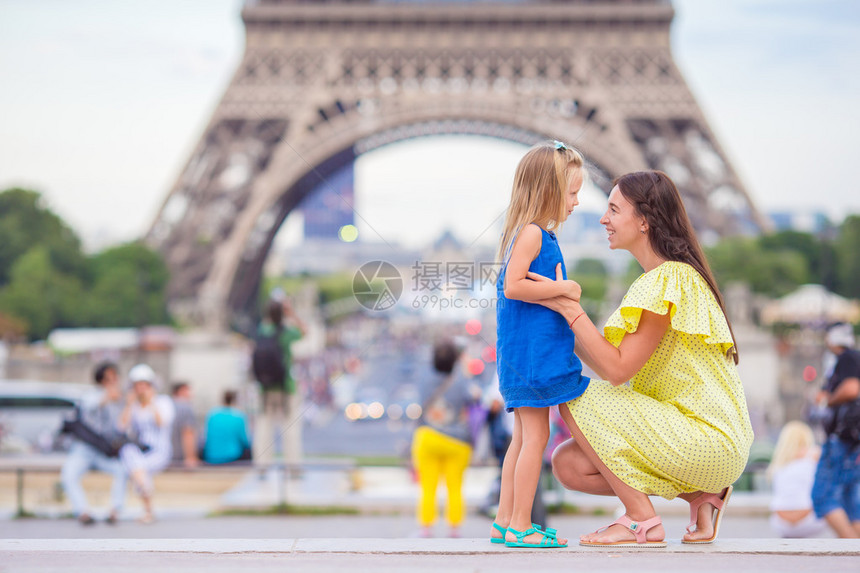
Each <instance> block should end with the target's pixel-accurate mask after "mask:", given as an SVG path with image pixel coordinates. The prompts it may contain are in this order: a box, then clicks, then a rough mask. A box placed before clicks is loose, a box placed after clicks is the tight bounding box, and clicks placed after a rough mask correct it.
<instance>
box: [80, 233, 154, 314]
mask: <svg viewBox="0 0 860 573" xmlns="http://www.w3.org/2000/svg"><path fill="white" fill-rule="evenodd" d="M91 265H92V274H93V284H92V288H91V290H90V295H89V301H88V305H87V307H88V308H87V316H88V319H89V320H88V322H89V324H90V325H91V326H144V325H146V324H166V323H169V322H170V318H169V316H168V313H167V301H166V296H165V289H166V288H167V281H168V279H169V274H168V271H167V266H166V265H165V264H164V260H163V259H162V258H161V255H159V254H158V253H157V252H155V251H153V250H151V249H149V248H148V247H146V246H145V245H143V244H142V243H138V242H134V243H127V244H125V245H120V246H118V247H112V248H109V249H106V250H104V251H102V252H100V253H98V254H97V255H95V256H93V257H92V259H91Z"/></svg>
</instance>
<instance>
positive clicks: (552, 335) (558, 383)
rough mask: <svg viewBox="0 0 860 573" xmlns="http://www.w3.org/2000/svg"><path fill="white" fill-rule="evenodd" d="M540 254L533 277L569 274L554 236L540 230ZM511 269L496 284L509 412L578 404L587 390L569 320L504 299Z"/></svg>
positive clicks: (502, 382)
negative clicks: (558, 269) (558, 272)
mask: <svg viewBox="0 0 860 573" xmlns="http://www.w3.org/2000/svg"><path fill="white" fill-rule="evenodd" d="M541 234H542V237H541V239H542V240H541V249H540V253H539V254H538V256H537V257H536V258H535V260H534V261H532V264H531V266H530V267H529V271H531V272H534V273H538V274H541V275H543V276H545V277H549V278H551V279H555V267H556V265H557V264H558V263H561V268H562V273H563V275H564V277H565V279H566V278H567V270H566V269H565V267H564V261H563V260H562V256H561V249H559V247H558V241H557V240H556V237H555V234H553V233H552V232H550V231H546V230H544V229H541ZM506 273H507V264H505V266H504V267H503V268H502V272H501V273H500V274H499V279H498V282H497V283H496V291H497V294H498V302H497V304H496V324H497V329H498V333H497V341H496V351H497V366H498V373H499V389H500V390H501V393H502V397H503V398H504V400H505V408H506V409H507V410H508V411H509V412H510V411H511V410H513V409H514V408H520V407H530V408H542V407H546V406H555V405H557V404H563V403H565V402H567V401H569V400H573V399H574V398H578V397H579V396H580V395H581V394H582V393H583V392H584V391H585V388H586V387H587V386H588V382H589V379H588V377H586V376H583V375H582V363H581V362H580V361H579V358H578V357H577V356H576V355H575V354H574V353H573V343H574V336H573V332H572V331H571V330H570V327H568V325H567V323H566V322H565V320H564V317H563V316H561V315H560V314H558V313H557V312H555V311H553V310H550V309H548V308H545V307H543V306H541V305H539V304H536V303H529V302H522V301H519V300H510V299H508V298H506V297H505V275H506Z"/></svg>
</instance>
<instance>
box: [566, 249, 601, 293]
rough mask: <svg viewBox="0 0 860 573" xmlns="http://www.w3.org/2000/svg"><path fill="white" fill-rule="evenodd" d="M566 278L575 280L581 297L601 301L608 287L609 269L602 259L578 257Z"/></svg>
mask: <svg viewBox="0 0 860 573" xmlns="http://www.w3.org/2000/svg"><path fill="white" fill-rule="evenodd" d="M567 276H568V278H570V279H573V280H575V281H576V282H578V283H579V285H580V286H581V287H582V298H583V299H589V300H592V301H596V302H598V303H601V302H603V300H604V299H605V298H606V291H607V290H608V288H609V271H608V270H607V269H606V265H605V264H603V261H601V260H598V259H580V260H578V261H577V262H576V264H575V265H573V272H572V273H568V275H567Z"/></svg>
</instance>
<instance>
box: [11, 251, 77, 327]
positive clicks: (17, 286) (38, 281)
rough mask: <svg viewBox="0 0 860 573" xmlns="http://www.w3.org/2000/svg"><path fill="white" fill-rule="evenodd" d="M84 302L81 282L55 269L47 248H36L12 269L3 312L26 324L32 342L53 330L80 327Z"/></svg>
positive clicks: (20, 259) (19, 260)
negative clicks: (82, 303) (33, 339)
mask: <svg viewBox="0 0 860 573" xmlns="http://www.w3.org/2000/svg"><path fill="white" fill-rule="evenodd" d="M82 298H83V288H82V285H81V282H80V280H79V279H78V278H76V277H73V276H70V275H68V274H66V273H63V272H62V271H60V270H59V269H58V268H57V267H55V266H54V264H53V263H52V261H51V257H50V255H49V249H48V247H46V246H37V247H33V248H32V249H30V250H29V251H27V253H26V254H24V255H23V256H22V257H20V258H18V260H16V261H15V263H14V264H13V265H12V269H11V272H10V280H9V282H8V283H7V284H6V286H5V287H3V289H0V310H2V312H3V313H5V314H8V315H10V316H12V317H15V318H17V319H19V320H21V321H23V322H24V323H25V324H26V325H27V327H28V328H27V330H28V334H29V336H30V337H31V338H44V337H46V336H47V335H48V333H49V332H50V331H51V330H52V329H53V328H56V327H61V326H77V325H78V324H80V322H81V320H82V319H83V312H82V306H81V300H82Z"/></svg>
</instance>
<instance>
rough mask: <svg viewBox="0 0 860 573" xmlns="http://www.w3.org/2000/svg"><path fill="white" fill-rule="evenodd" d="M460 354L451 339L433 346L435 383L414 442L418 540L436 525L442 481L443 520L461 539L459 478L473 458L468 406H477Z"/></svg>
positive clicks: (452, 534) (462, 508) (427, 395)
mask: <svg viewBox="0 0 860 573" xmlns="http://www.w3.org/2000/svg"><path fill="white" fill-rule="evenodd" d="M461 354H462V349H461V348H459V347H458V346H457V344H456V343H455V342H454V341H453V340H448V339H446V340H443V341H440V342H438V343H436V344H435V345H434V348H433V369H434V370H435V374H434V378H433V380H432V382H431V383H430V384H429V387H428V388H427V390H426V392H425V400H424V405H423V413H422V417H421V420H420V425H419V426H418V428H416V430H415V433H414V435H413V438H412V463H413V465H414V468H415V471H416V472H417V474H418V482H419V485H420V494H419V497H418V510H417V514H418V523H419V525H420V527H421V529H420V536H421V537H432V534H433V532H432V527H433V524H434V523H435V522H436V518H437V510H436V489H437V486H438V484H439V480H440V478H444V480H445V485H446V486H447V489H448V502H447V508H446V512H445V517H446V520H447V522H448V525H449V526H450V537H459V528H460V524H462V523H463V518H464V517H465V515H466V507H465V504H464V502H463V475H464V474H465V472H466V468H467V467H468V466H469V460H470V458H471V456H472V443H471V439H472V437H471V431H470V429H469V423H468V413H467V407H468V406H469V405H470V404H471V403H473V402H475V401H476V398H475V397H474V396H473V395H472V394H473V393H472V392H471V388H470V386H469V384H468V380H467V379H466V378H465V376H464V375H463V373H462V372H461V371H460V369H459V368H457V364H458V361H459V358H460V355H461Z"/></svg>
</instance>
